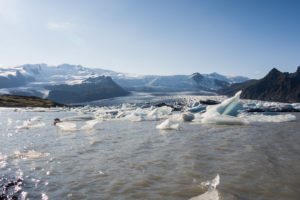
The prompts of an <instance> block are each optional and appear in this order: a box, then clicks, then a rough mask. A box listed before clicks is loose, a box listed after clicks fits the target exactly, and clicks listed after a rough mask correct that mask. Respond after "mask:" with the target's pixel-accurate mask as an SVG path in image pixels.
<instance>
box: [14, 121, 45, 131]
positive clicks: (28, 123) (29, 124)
mask: <svg viewBox="0 0 300 200" xmlns="http://www.w3.org/2000/svg"><path fill="white" fill-rule="evenodd" d="M44 126H45V123H43V122H41V123H37V124H32V122H31V120H27V121H24V122H23V125H21V126H16V127H15V128H16V129H33V128H41V127H44Z"/></svg>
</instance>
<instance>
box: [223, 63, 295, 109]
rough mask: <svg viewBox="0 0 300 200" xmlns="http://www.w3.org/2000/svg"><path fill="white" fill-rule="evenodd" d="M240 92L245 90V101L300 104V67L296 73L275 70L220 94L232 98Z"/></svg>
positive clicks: (243, 96)
mask: <svg viewBox="0 0 300 200" xmlns="http://www.w3.org/2000/svg"><path fill="white" fill-rule="evenodd" d="M238 90H243V92H242V94H241V98H243V99H254V100H263V101H277V102H288V103H293V102H300V66H299V67H298V69H297V71H296V72H295V73H287V72H284V73H283V72H280V71H279V70H277V69H276V68H273V69H272V70H271V71H270V72H269V73H268V74H267V75H266V76H265V77H264V78H262V79H260V80H251V81H247V82H244V83H241V84H234V85H232V86H230V87H228V88H226V89H222V90H219V91H218V92H219V93H220V94H225V95H229V96H231V95H233V94H234V93H235V92H236V91H238Z"/></svg>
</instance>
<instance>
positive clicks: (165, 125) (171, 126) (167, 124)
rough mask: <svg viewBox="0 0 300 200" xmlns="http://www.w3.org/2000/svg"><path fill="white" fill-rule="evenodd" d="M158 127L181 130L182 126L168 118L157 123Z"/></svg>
mask: <svg viewBox="0 0 300 200" xmlns="http://www.w3.org/2000/svg"><path fill="white" fill-rule="evenodd" d="M156 128H157V129H160V130H179V129H180V126H179V124H171V123H170V120H169V119H167V120H165V121H164V122H162V123H161V124H159V125H157V126H156Z"/></svg>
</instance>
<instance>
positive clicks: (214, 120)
mask: <svg viewBox="0 0 300 200" xmlns="http://www.w3.org/2000/svg"><path fill="white" fill-rule="evenodd" d="M201 122H202V123H205V124H217V125H246V124H248V121H247V120H246V119H243V118H239V117H232V116H228V115H215V116H211V117H204V118H202V120H201Z"/></svg>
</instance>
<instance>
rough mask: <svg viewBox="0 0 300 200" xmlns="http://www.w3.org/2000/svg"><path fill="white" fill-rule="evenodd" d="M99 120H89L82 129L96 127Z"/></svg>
mask: <svg viewBox="0 0 300 200" xmlns="http://www.w3.org/2000/svg"><path fill="white" fill-rule="evenodd" d="M99 122H100V121H98V120H89V121H87V122H86V124H85V125H84V126H82V127H81V128H80V129H81V130H91V129H94V127H95V126H96V124H98V123H99Z"/></svg>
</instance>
